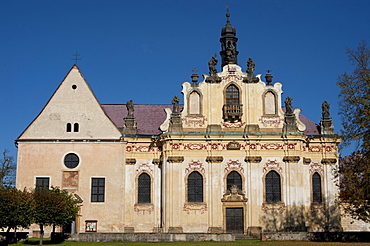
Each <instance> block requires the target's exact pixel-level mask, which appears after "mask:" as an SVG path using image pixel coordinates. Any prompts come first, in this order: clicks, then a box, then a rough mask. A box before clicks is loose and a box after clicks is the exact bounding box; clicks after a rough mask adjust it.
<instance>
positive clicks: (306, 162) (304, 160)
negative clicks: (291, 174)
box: [303, 157, 311, 165]
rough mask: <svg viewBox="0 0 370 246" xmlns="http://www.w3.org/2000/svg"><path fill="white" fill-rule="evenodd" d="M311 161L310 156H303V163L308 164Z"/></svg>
mask: <svg viewBox="0 0 370 246" xmlns="http://www.w3.org/2000/svg"><path fill="white" fill-rule="evenodd" d="M310 163H311V158H306V157H303V164H306V165H308V164H310Z"/></svg>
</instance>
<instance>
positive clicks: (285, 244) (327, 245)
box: [9, 238, 370, 246]
mask: <svg viewBox="0 0 370 246" xmlns="http://www.w3.org/2000/svg"><path fill="white" fill-rule="evenodd" d="M38 244H39V240H38V239H34V238H32V239H30V240H28V241H27V242H21V243H18V244H9V245H14V246H16V245H17V246H20V245H38ZM44 245H53V244H52V243H51V242H50V240H49V239H45V240H44ZM54 245H56V246H57V245H61V246H94V245H96V246H119V245H120V246H123V245H124V246H156V245H188V246H203V245H220V246H221V245H222V246H241V245H243V246H244V245H256V246H275V245H276V246H296V245H299V246H321V245H323V246H337V245H339V246H345V245H350V246H370V242H369V243H357V242H353V243H349V242H345V243H341V242H306V241H260V240H256V239H248V240H236V241H234V242H210V241H203V242H159V243H149V242H116V241H115V242H99V243H91V242H63V243H61V244H54Z"/></svg>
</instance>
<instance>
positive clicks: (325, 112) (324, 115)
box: [321, 101, 330, 119]
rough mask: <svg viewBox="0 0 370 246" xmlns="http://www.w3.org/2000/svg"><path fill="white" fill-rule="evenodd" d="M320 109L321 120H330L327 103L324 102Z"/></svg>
mask: <svg viewBox="0 0 370 246" xmlns="http://www.w3.org/2000/svg"><path fill="white" fill-rule="evenodd" d="M321 109H322V118H324V119H325V118H330V112H329V109H330V105H329V103H328V102H327V101H324V102H323V103H322V105H321Z"/></svg>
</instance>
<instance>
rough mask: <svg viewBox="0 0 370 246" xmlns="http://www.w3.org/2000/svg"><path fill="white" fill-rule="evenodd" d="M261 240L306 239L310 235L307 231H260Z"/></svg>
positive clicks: (308, 238)
mask: <svg viewBox="0 0 370 246" xmlns="http://www.w3.org/2000/svg"><path fill="white" fill-rule="evenodd" d="M261 240H262V241H270V240H271V241H277V240H297V241H302V240H305V241H308V240H310V235H309V233H307V232H262V233H261Z"/></svg>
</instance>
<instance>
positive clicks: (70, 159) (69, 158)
mask: <svg viewBox="0 0 370 246" xmlns="http://www.w3.org/2000/svg"><path fill="white" fill-rule="evenodd" d="M79 163H80V158H78V156H77V155H76V154H73V153H70V154H67V155H66V157H64V165H65V166H66V167H68V168H75V167H77V166H78V164H79Z"/></svg>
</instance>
